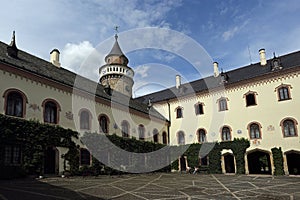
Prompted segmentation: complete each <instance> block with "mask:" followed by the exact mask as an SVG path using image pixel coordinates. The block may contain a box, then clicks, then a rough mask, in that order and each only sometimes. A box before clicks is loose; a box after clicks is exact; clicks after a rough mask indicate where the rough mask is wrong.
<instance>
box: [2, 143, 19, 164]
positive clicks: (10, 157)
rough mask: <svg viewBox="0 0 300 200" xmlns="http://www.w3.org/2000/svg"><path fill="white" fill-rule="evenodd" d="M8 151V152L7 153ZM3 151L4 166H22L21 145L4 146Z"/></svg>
mask: <svg viewBox="0 0 300 200" xmlns="http://www.w3.org/2000/svg"><path fill="white" fill-rule="evenodd" d="M8 149H9V151H7V150H8ZM16 150H17V151H16ZM3 151H4V152H3V153H4V154H3V163H4V166H20V165H21V164H22V150H21V145H4V149H3ZM16 158H17V159H16Z"/></svg>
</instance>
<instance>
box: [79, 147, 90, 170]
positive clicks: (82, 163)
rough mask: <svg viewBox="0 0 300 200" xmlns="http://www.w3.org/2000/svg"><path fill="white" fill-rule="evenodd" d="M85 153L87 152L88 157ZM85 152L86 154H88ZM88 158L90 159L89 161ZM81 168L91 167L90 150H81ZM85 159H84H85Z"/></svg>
mask: <svg viewBox="0 0 300 200" xmlns="http://www.w3.org/2000/svg"><path fill="white" fill-rule="evenodd" d="M83 151H86V152H88V155H84V154H83ZM86 152H85V153H86ZM83 155H84V156H86V157H83ZM87 157H88V159H87ZM79 158H80V166H90V165H91V164H92V154H91V152H90V151H89V150H88V149H86V148H80V157H79ZM83 158H84V159H83ZM83 160H84V161H85V162H83ZM87 161H88V162H87Z"/></svg>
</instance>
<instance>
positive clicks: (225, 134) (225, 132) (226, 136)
mask: <svg viewBox="0 0 300 200" xmlns="http://www.w3.org/2000/svg"><path fill="white" fill-rule="evenodd" d="M221 137H222V141H231V131H230V128H229V127H228V126H223V128H222V135H221Z"/></svg>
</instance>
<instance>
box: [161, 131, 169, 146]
mask: <svg viewBox="0 0 300 200" xmlns="http://www.w3.org/2000/svg"><path fill="white" fill-rule="evenodd" d="M162 137H163V144H168V137H167V133H166V132H165V131H164V132H163V133H162Z"/></svg>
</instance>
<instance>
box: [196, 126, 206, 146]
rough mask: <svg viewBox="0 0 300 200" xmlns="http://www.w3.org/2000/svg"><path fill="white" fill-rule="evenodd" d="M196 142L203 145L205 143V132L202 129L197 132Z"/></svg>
mask: <svg viewBox="0 0 300 200" xmlns="http://www.w3.org/2000/svg"><path fill="white" fill-rule="evenodd" d="M197 137H198V142H199V143H203V142H206V131H205V130H204V129H202V128H201V129H199V130H198V131H197Z"/></svg>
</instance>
